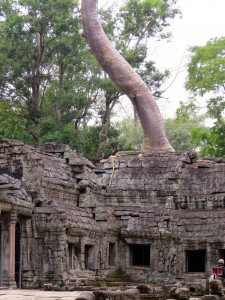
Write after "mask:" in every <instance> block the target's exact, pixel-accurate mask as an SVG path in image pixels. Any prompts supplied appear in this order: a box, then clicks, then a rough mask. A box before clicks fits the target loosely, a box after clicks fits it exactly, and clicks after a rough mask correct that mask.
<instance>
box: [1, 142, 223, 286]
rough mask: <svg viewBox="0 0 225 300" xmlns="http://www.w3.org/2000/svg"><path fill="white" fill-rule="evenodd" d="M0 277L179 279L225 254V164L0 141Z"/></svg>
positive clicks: (25, 281) (6, 280)
mask: <svg viewBox="0 0 225 300" xmlns="http://www.w3.org/2000/svg"><path fill="white" fill-rule="evenodd" d="M0 209H1V235H0V247H1V248H0V262H1V265H0V266H1V267H0V285H2V286H11V287H13V286H16V285H17V286H18V287H23V288H38V287H43V286H44V285H46V284H52V285H53V286H55V288H56V287H58V288H61V289H70V288H72V287H74V286H81V285H88V284H90V283H96V282H112V281H117V282H118V281H129V282H132V281H135V282H141V283H167V284H168V283H174V282H177V281H182V282H185V284H186V285H187V286H188V285H189V286H190V288H192V289H193V290H195V291H196V290H197V289H199V287H200V286H201V285H198V284H197V283H199V282H200V283H205V282H206V279H207V278H208V276H209V274H210V268H211V265H212V264H215V263H216V261H217V259H218V258H219V257H225V222H224V219H225V163H224V161H223V159H220V160H219V159H217V160H212V159H208V160H207V159H204V160H197V159H196V157H195V155H194V154H193V153H183V154H151V155H141V154H137V153H118V154H117V155H116V156H113V157H110V158H109V159H108V160H105V161H102V162H101V163H100V164H97V165H96V166H94V165H93V164H92V163H91V162H90V161H88V160H87V159H85V158H83V157H81V156H79V155H77V153H76V152H75V151H72V150H71V149H70V148H69V147H68V146H66V145H56V144H46V145H43V146H40V147H39V148H37V149H35V148H33V147H30V146H27V145H24V144H23V143H21V142H18V141H13V140H1V141H0Z"/></svg>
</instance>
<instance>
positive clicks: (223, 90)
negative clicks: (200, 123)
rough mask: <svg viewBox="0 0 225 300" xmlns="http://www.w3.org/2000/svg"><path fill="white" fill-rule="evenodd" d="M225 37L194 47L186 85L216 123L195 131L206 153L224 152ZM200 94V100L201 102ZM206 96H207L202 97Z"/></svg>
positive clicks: (219, 154)
mask: <svg viewBox="0 0 225 300" xmlns="http://www.w3.org/2000/svg"><path fill="white" fill-rule="evenodd" d="M224 53H225V37H221V38H214V39H211V40H210V41H209V42H208V43H207V44H206V45H204V46H195V47H192V48H191V59H190V62H189V64H188V77H187V81H186V88H187V89H188V90H189V91H191V92H192V94H193V98H192V99H191V101H192V102H194V103H197V106H199V105H200V106H203V107H206V110H207V113H208V115H209V116H210V117H211V118H212V119H213V121H214V124H213V126H212V127H211V128H210V130H207V131H205V130H199V131H196V132H195V140H196V142H198V143H199V146H200V147H201V151H202V154H203V155H213V156H224V155H225V150H224V149H225V147H224V145H225V134H224V133H225V117H224V113H225V56H224ZM199 96H200V97H201V98H200V101H199ZM203 96H204V98H203Z"/></svg>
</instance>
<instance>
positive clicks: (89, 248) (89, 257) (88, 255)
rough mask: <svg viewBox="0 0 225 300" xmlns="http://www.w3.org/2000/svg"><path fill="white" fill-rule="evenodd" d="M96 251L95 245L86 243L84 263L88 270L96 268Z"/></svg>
mask: <svg viewBox="0 0 225 300" xmlns="http://www.w3.org/2000/svg"><path fill="white" fill-rule="evenodd" d="M94 252H95V247H94V246H93V245H85V252H84V265H85V269H87V270H93V269H94Z"/></svg>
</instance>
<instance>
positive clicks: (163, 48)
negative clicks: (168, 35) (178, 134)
mask: <svg viewBox="0 0 225 300" xmlns="http://www.w3.org/2000/svg"><path fill="white" fill-rule="evenodd" d="M119 1H120V0H114V1H113V0H99V7H101V6H102V5H104V4H105V3H108V4H112V3H113V2H114V3H115V2H118V3H119ZM177 5H178V6H179V8H180V9H181V11H182V18H181V19H180V18H176V19H175V20H173V21H172V22H171V27H170V31H171V32H172V35H173V37H172V39H171V41H170V42H165V41H163V42H160V44H159V45H158V47H157V49H156V50H155V51H154V54H153V55H152V59H153V60H155V61H156V63H157V66H158V68H160V69H162V70H163V69H169V70H170V71H171V75H172V76H171V78H170V79H169V80H168V82H166V83H165V86H164V87H168V86H170V84H171V82H172V81H173V80H174V78H176V79H175V81H174V82H173V83H172V84H171V86H170V87H169V88H168V89H167V91H166V93H165V96H166V97H167V98H168V100H167V101H166V100H164V101H161V104H160V109H161V111H162V113H163V115H164V116H165V117H168V116H173V115H174V113H175V110H176V108H177V107H178V106H179V102H180V101H184V100H185V99H187V98H188V96H189V95H188V93H187V92H186V91H185V89H184V80H185V77H186V72H185V65H186V63H187V56H188V51H187V49H188V48H189V47H190V46H194V45H198V46H202V45H205V44H206V42H207V41H209V40H210V39H211V38H215V37H222V36H225V0H214V1H212V0H178V2H177ZM178 70H179V73H178V74H177V72H178ZM176 74H177V76H176Z"/></svg>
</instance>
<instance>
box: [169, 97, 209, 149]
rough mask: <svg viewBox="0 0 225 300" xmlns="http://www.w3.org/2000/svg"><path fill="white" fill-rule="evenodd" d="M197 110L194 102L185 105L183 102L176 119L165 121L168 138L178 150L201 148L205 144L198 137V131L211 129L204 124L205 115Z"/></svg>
mask: <svg viewBox="0 0 225 300" xmlns="http://www.w3.org/2000/svg"><path fill="white" fill-rule="evenodd" d="M195 110H196V107H195V106H194V105H193V104H188V105H185V104H183V103H181V106H180V108H179V109H178V110H177V112H176V117H175V119H166V120H165V121H164V126H165V130H166V134H167V138H168V140H169V142H170V144H171V145H172V147H173V148H174V149H175V151H176V152H183V151H186V150H190V149H196V150H197V148H198V150H199V149H201V148H202V146H203V145H200V144H199V142H198V140H197V139H196V133H197V132H203V131H204V132H205V133H208V132H209V129H208V128H206V127H205V125H204V121H205V116H204V115H200V116H198V115H197V114H196V112H195ZM200 152H201V151H200Z"/></svg>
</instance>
